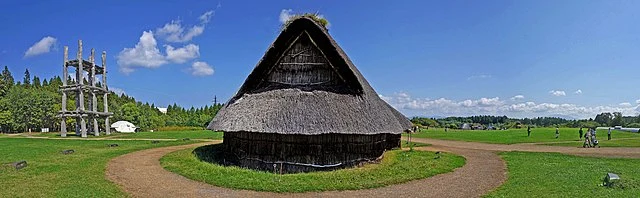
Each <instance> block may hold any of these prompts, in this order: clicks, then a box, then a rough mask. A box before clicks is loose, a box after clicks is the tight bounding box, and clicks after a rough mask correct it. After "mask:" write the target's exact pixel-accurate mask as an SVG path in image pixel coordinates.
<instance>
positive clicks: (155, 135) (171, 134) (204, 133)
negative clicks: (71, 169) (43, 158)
mask: <svg viewBox="0 0 640 198" xmlns="http://www.w3.org/2000/svg"><path fill="white" fill-rule="evenodd" d="M32 135H33V136H38V137H60V133H58V132H56V133H32ZM67 137H78V136H76V135H75V133H68V134H67ZM87 137H89V138H120V139H180V140H181V139H184V138H189V139H216V140H220V139H222V132H213V131H210V130H197V131H156V132H137V133H117V132H116V133H112V134H111V135H104V134H101V135H100V136H98V137H96V136H93V135H88V136H87Z"/></svg>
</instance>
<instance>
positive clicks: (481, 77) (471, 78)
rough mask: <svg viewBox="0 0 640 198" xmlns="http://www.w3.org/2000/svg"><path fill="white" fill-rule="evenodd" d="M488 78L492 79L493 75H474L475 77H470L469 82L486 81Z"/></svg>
mask: <svg viewBox="0 0 640 198" xmlns="http://www.w3.org/2000/svg"><path fill="white" fill-rule="evenodd" d="M486 78H491V75H488V74H479V75H473V76H469V77H468V78H467V80H476V79H486Z"/></svg>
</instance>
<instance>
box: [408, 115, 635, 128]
mask: <svg viewBox="0 0 640 198" xmlns="http://www.w3.org/2000/svg"><path fill="white" fill-rule="evenodd" d="M411 122H412V123H413V124H415V125H419V126H425V127H447V128H459V127H460V126H461V125H462V124H465V123H469V124H479V125H484V126H485V127H487V126H493V127H495V128H497V129H500V128H507V129H508V128H521V127H525V126H534V127H556V126H558V127H572V128H577V127H586V128H593V127H613V126H625V127H633V128H640V115H639V116H623V115H622V113H621V112H603V113H600V114H598V115H596V116H595V118H589V119H580V120H568V119H564V118H558V117H535V118H509V117H507V116H491V115H480V116H469V117H446V118H426V117H413V118H411Z"/></svg>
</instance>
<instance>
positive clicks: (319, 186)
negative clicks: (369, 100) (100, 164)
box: [160, 145, 465, 193]
mask: <svg viewBox="0 0 640 198" xmlns="http://www.w3.org/2000/svg"><path fill="white" fill-rule="evenodd" d="M212 146H215V145H210V146H209V147H212ZM194 150H195V149H186V150H182V151H176V152H173V153H169V154H168V155H165V156H164V157H162V159H161V160H160V162H161V164H162V166H163V167H164V168H165V169H167V170H169V171H172V172H175V173H177V174H180V175H183V176H185V177H187V178H189V179H193V180H196V181H201V182H205V183H208V184H212V185H215V186H220V187H225V188H232V189H245V190H255V191H267V192H292V193H293V192H311V191H333V190H357V189H366V188H376V187H382V186H387V185H391V184H398V183H403V182H407V181H411V180H415V179H422V178H427V177H431V176H434V175H437V174H441V173H446V172H451V171H453V170H454V169H455V168H458V167H461V166H463V165H464V164H465V159H464V158H463V157H461V156H457V155H453V154H449V153H442V154H440V156H441V157H439V158H438V159H435V157H436V154H435V153H434V152H428V151H407V150H392V151H387V152H385V154H384V158H383V160H382V162H381V163H378V164H367V165H365V166H363V167H358V168H349V169H341V170H336V171H326V172H324V171H322V172H312V173H297V174H284V175H280V174H274V173H271V172H263V171H255V170H250V169H245V168H239V167H235V166H229V167H225V166H221V165H217V164H213V163H209V162H205V161H202V160H200V159H199V158H198V157H196V155H195V154H194V153H193V152H194ZM443 185H446V184H443Z"/></svg>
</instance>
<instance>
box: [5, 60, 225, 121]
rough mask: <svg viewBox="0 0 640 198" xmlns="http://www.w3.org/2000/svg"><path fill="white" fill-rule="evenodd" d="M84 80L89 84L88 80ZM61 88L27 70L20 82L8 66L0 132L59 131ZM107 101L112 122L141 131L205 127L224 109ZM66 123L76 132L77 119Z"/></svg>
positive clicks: (70, 104)
mask: <svg viewBox="0 0 640 198" xmlns="http://www.w3.org/2000/svg"><path fill="white" fill-rule="evenodd" d="M82 80H83V81H84V82H85V84H87V83H86V79H82ZM67 81H68V83H75V79H72V78H71V77H70V76H67ZM60 86H62V78H60V76H54V77H52V78H49V79H41V78H39V77H38V76H35V75H34V76H33V77H31V74H30V72H29V70H28V69H26V70H25V72H24V77H23V78H22V81H17V80H15V79H14V77H13V74H12V73H11V72H10V71H9V68H8V67H7V66H5V67H4V69H3V70H2V72H1V73H0V132H4V133H15V132H25V131H29V130H31V131H39V130H40V129H41V128H49V129H50V130H51V131H59V130H60V121H61V118H60V117H57V115H58V112H59V111H61V110H62V104H61V103H62V102H61V100H62V92H60V91H59V88H60ZM98 86H100V85H99V83H98ZM67 97H68V98H67V110H69V111H72V110H74V108H75V95H73V94H68V96H67ZM90 99H91V98H90V97H87V95H85V104H88V102H89V100H90ZM107 100H108V108H109V111H110V112H113V113H114V115H113V116H112V117H111V119H110V121H111V123H113V122H116V121H119V120H125V121H129V122H131V123H133V124H135V125H136V126H138V127H140V128H141V129H142V130H151V129H159V128H163V127H206V126H207V125H208V123H209V122H210V121H211V119H213V117H214V116H215V115H216V113H217V112H218V110H219V109H220V108H221V107H222V104H219V103H217V104H213V105H206V106H204V107H199V108H195V107H191V108H189V109H186V108H183V107H181V106H178V105H177V104H175V103H174V104H173V105H169V107H167V112H166V113H162V112H160V110H159V109H158V108H156V106H155V104H149V103H142V102H140V101H136V99H135V98H133V97H131V96H127V95H126V94H124V93H123V94H120V95H118V94H116V93H114V92H110V94H108V96H107ZM97 104H103V99H102V97H98V103H97ZM97 108H98V111H104V106H103V105H97ZM99 122H103V121H99ZM66 124H67V127H68V130H69V131H73V130H75V129H74V126H75V119H70V118H68V119H67V121H66ZM100 126H101V127H102V126H104V123H100ZM101 130H104V129H101Z"/></svg>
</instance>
